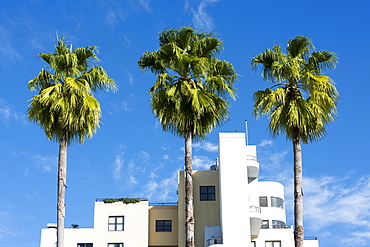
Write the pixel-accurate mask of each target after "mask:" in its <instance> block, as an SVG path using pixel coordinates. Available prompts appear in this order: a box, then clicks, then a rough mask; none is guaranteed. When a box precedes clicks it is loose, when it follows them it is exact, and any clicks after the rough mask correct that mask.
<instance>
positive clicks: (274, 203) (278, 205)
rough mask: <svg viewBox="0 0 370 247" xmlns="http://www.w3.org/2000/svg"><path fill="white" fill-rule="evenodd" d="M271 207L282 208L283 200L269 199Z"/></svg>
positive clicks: (277, 198)
mask: <svg viewBox="0 0 370 247" xmlns="http://www.w3.org/2000/svg"><path fill="white" fill-rule="evenodd" d="M271 207H276V208H284V200H283V199H281V198H279V197H273V196H272V197H271Z"/></svg>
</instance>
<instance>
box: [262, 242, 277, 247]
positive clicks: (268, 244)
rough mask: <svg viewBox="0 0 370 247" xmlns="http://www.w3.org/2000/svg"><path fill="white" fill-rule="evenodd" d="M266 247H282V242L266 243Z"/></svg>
mask: <svg viewBox="0 0 370 247" xmlns="http://www.w3.org/2000/svg"><path fill="white" fill-rule="evenodd" d="M265 247H281V241H266V242H265Z"/></svg>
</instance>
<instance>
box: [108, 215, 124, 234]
mask: <svg viewBox="0 0 370 247" xmlns="http://www.w3.org/2000/svg"><path fill="white" fill-rule="evenodd" d="M123 224H124V216H109V219H108V231H123Z"/></svg>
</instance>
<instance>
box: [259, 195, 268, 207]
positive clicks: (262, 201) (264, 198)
mask: <svg viewBox="0 0 370 247" xmlns="http://www.w3.org/2000/svg"><path fill="white" fill-rule="evenodd" d="M260 207H268V204H267V196H260Z"/></svg>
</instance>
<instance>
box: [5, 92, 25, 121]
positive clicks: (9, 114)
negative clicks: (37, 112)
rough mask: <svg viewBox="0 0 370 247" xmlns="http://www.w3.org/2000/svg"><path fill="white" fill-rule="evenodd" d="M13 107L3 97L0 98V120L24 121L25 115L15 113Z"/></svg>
mask: <svg viewBox="0 0 370 247" xmlns="http://www.w3.org/2000/svg"><path fill="white" fill-rule="evenodd" d="M13 108H14V107H13V106H12V105H10V104H9V103H8V102H7V101H6V100H5V99H3V98H0V121H2V122H6V123H7V122H10V121H21V122H23V123H26V121H25V116H22V115H19V114H18V113H16V112H15V111H14V109H13Z"/></svg>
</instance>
